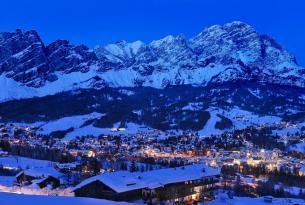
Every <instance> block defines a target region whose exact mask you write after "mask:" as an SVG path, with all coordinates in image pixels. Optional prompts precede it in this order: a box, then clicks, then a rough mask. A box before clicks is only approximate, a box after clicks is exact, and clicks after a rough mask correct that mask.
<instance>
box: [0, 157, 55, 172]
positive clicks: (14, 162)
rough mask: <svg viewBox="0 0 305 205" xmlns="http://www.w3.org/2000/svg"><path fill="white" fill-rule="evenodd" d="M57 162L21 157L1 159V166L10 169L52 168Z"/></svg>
mask: <svg viewBox="0 0 305 205" xmlns="http://www.w3.org/2000/svg"><path fill="white" fill-rule="evenodd" d="M55 163H56V162H52V161H47V160H39V159H31V158H27V157H19V156H9V157H0V165H3V166H4V167H10V168H18V167H19V168H22V169H26V168H32V167H50V166H53V165H54V164H55Z"/></svg>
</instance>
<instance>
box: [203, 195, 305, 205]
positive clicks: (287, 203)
mask: <svg viewBox="0 0 305 205" xmlns="http://www.w3.org/2000/svg"><path fill="white" fill-rule="evenodd" d="M204 204H206V205H266V204H276V205H293V204H299V205H304V204H305V201H304V200H302V199H288V198H273V199H272V202H265V201H264V197H260V198H248V197H234V198H233V199H228V198H226V197H218V198H217V199H216V200H214V201H210V202H205V203H204Z"/></svg>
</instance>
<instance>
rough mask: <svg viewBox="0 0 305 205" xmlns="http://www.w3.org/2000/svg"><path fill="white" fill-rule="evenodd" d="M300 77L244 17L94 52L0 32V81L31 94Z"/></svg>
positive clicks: (300, 82)
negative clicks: (192, 34)
mask: <svg viewBox="0 0 305 205" xmlns="http://www.w3.org/2000/svg"><path fill="white" fill-rule="evenodd" d="M304 74H305V70H304V69H303V68H301V67H300V66H299V65H298V64H297V62H296V59H295V58H294V57H293V56H292V55H291V54H289V53H288V52H287V51H286V50H285V49H284V48H282V46H281V45H279V44H278V43H277V42H276V41H275V40H273V39H271V38H270V37H268V36H266V35H261V34H259V33H257V32H256V31H255V29H254V28H252V27H251V26H249V25H247V24H245V23H242V22H232V23H228V24H225V25H222V26H220V25H215V26H212V27H209V28H206V29H204V30H203V31H202V32H201V33H199V34H198V35H197V36H195V37H193V38H191V39H186V38H185V37H184V36H183V35H179V36H167V37H165V38H163V39H160V40H156V41H153V42H151V43H149V44H144V43H142V42H140V41H136V42H133V43H127V42H125V41H119V42H116V43H114V44H109V45H106V46H98V47H96V48H95V49H93V50H90V49H89V48H87V47H86V46H84V45H78V46H75V45H72V44H70V43H69V42H68V41H66V40H57V41H55V42H53V43H51V44H50V45H47V46H45V45H44V43H43V42H42V40H41V39H40V37H39V35H38V34H37V32H35V31H27V32H22V31H20V30H16V32H13V33H8V32H4V33H1V34H0V77H1V78H0V81H2V82H0V85H3V84H5V85H6V87H9V86H10V85H11V84H14V86H15V88H14V89H15V90H18V89H19V88H20V87H21V88H22V89H21V88H20V90H22V92H24V89H25V90H27V91H26V92H27V93H29V96H42V95H48V94H54V93H57V92H61V91H63V90H65V91H67V90H72V89H77V88H96V87H101V86H110V87H138V86H151V87H155V88H164V87H166V86H169V85H194V86H206V85H210V84H223V83H228V82H237V81H238V82H240V81H251V82H253V81H254V82H264V83H272V84H281V85H292V86H297V87H304V86H305V79H304ZM8 82H9V83H8ZM97 85H98V86H97ZM50 90H52V92H51V91H50ZM49 91H50V92H49ZM4 92H6V91H4ZM20 92H21V91H20ZM4 96H6V97H7V96H9V94H8V93H7V94H6V95H4ZM17 96H18V95H17ZM19 96H21V95H19ZM9 97H11V98H14V96H9ZM1 100H4V99H1Z"/></svg>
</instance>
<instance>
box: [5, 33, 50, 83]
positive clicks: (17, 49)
mask: <svg viewBox="0 0 305 205" xmlns="http://www.w3.org/2000/svg"><path fill="white" fill-rule="evenodd" d="M0 36H1V38H0V39H1V41H0V75H1V74H3V73H5V75H6V77H8V78H12V79H14V80H15V81H18V82H21V83H24V84H25V85H28V86H32V87H39V86H41V85H42V84H43V83H42V82H41V79H48V78H49V72H50V67H49V62H48V58H47V56H46V54H45V46H44V44H43V42H42V41H41V39H40V37H39V35H38V34H37V32H36V31H33V30H30V31H26V32H22V31H21V30H20V29H17V30H16V32H4V33H1V34H0Z"/></svg>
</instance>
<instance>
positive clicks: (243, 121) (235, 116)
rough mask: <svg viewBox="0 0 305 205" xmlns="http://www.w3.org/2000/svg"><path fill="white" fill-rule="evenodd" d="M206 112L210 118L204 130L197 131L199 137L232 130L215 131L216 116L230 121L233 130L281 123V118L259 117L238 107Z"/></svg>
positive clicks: (211, 109) (214, 109) (210, 109)
mask: <svg viewBox="0 0 305 205" xmlns="http://www.w3.org/2000/svg"><path fill="white" fill-rule="evenodd" d="M207 111H209V112H210V115H211V118H210V119H209V120H208V122H207V124H206V125H205V126H204V128H203V129H202V130H200V131H199V135H200V136H210V135H212V134H221V133H223V132H225V131H230V130H231V129H232V128H231V129H227V130H219V129H216V128H215V124H216V122H217V121H220V120H221V119H220V118H219V117H218V116H217V114H219V115H222V116H224V117H226V118H228V119H230V120H231V121H232V123H233V125H234V127H235V129H243V128H246V127H248V126H251V125H260V124H274V123H279V122H280V121H281V118H280V117H277V116H259V115H257V114H254V113H251V112H249V111H246V110H241V109H240V108H238V107H233V108H232V109H228V110H224V109H220V108H215V107H210V108H209V109H207Z"/></svg>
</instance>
